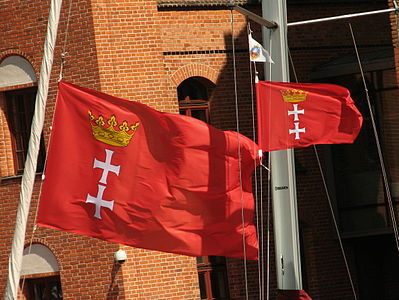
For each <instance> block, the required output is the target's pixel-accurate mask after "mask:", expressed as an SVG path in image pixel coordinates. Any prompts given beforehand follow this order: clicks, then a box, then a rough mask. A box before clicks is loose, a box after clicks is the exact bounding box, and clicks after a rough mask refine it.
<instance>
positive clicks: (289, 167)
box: [262, 0, 302, 290]
mask: <svg viewBox="0 0 399 300" xmlns="http://www.w3.org/2000/svg"><path fill="white" fill-rule="evenodd" d="M262 17H263V18H264V19H267V20H270V21H271V22H275V23H277V25H278V27H277V28H275V29H267V28H262V29H263V43H264V46H265V47H264V48H265V49H268V48H269V49H270V54H271V56H272V57H273V60H274V62H275V63H274V64H265V75H266V78H267V80H270V81H282V82H288V81H289V65H288V43H287V8H286V0H278V1H276V0H262ZM269 46H270V47H269ZM269 68H271V69H269ZM270 159H271V188H272V199H273V219H274V240H275V256H276V268H277V269H276V270H277V272H276V273H277V287H278V289H280V290H301V289H302V274H301V257H300V244H299V226H298V211H297V196H296V182H295V162H294V151H293V150H292V149H289V150H280V151H273V152H271V153H270Z"/></svg>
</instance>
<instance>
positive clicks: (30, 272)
mask: <svg viewBox="0 0 399 300" xmlns="http://www.w3.org/2000/svg"><path fill="white" fill-rule="evenodd" d="M21 277H22V279H21V283H20V286H21V288H22V293H23V295H24V299H26V300H47V299H51V300H58V299H63V297H62V289H61V280H60V272H59V268H58V263H57V260H56V258H55V256H54V254H53V253H52V252H51V251H50V249H48V248H47V247H46V246H43V245H41V244H33V245H31V246H30V247H27V248H25V249H24V255H23V258H22V269H21Z"/></svg>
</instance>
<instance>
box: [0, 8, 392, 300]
mask: <svg viewBox="0 0 399 300" xmlns="http://www.w3.org/2000/svg"><path fill="white" fill-rule="evenodd" d="M47 2H48V1H33V0H25V1H18V2H16V1H11V0H8V1H2V2H1V4H0V17H1V21H0V31H1V32H2V33H3V35H2V38H1V39H0V60H1V59H3V58H4V57H5V56H6V55H12V54H18V55H22V56H24V57H25V58H26V59H27V60H28V61H29V62H30V63H31V64H32V66H33V68H34V69H35V70H36V72H37V75H38V72H39V67H40V62H41V59H42V49H43V42H44V35H45V31H46V24H47V15H48V3H47ZM156 4H157V3H156V1H154V0H151V1H139V0H137V1H133V0H124V1H105V0H92V1H83V0H80V1H72V6H71V14H70V16H69V17H68V11H69V1H64V4H63V7H62V15H61V22H60V27H59V31H58V42H57V47H56V51H55V60H54V67H53V71H52V76H51V86H50V93H49V98H48V109H47V115H46V122H45V129H44V131H45V138H46V142H47V140H48V134H49V126H50V124H51V115H52V113H53V110H54V100H55V92H56V81H57V78H58V75H59V71H60V57H61V53H62V52H67V54H66V60H65V65H64V70H63V78H64V79H65V80H67V81H71V82H73V83H75V84H79V85H83V86H86V87H89V88H93V89H97V90H101V91H103V92H107V93H110V94H113V95H115V96H118V97H122V98H127V99H130V100H136V101H140V102H143V103H145V104H148V105H151V106H152V107H154V108H156V109H159V110H162V111H168V112H177V111H178V105H177V92H176V88H177V86H178V85H179V84H180V83H181V82H182V81H183V80H184V79H186V78H189V77H192V76H201V77H205V78H207V79H208V80H210V81H211V82H213V83H214V84H215V90H214V93H213V94H212V97H211V100H210V112H211V123H212V124H213V125H214V126H216V127H218V128H221V129H229V130H236V128H237V127H236V126H237V125H236V107H235V105H236V104H235V97H236V96H235V85H234V76H233V75H234V73H233V70H234V69H233V68H234V64H233V59H234V58H235V60H236V64H235V69H236V75H237V77H236V81H237V82H236V83H237V92H238V94H237V100H238V108H239V116H240V122H239V129H240V131H241V132H242V133H244V134H246V135H247V136H249V137H253V128H252V103H251V101H252V96H251V86H250V84H251V79H250V66H249V62H248V57H247V53H246V52H245V51H246V49H247V37H246V36H247V35H246V20H245V18H244V17H242V16H241V15H239V14H238V13H236V12H234V13H233V19H234V24H233V30H234V33H233V35H232V24H231V17H232V16H231V12H230V10H226V9H219V8H218V9H210V8H205V9H157V5H156ZM384 7H385V5H384V3H377V4H376V3H365V2H360V3H358V4H356V5H354V4H346V3H341V2H339V3H333V2H330V4H327V5H310V4H302V5H290V6H289V8H288V19H289V22H291V21H299V20H307V19H312V18H319V17H323V16H331V15H339V14H346V13H351V12H356V11H367V10H373V9H379V8H384ZM250 9H252V10H253V11H254V12H256V13H257V14H261V12H260V9H259V8H256V7H251V8H250ZM68 19H69V20H68ZM67 24H69V28H68V32H67V31H66V27H67ZM251 26H252V29H253V30H254V31H255V33H254V35H255V38H256V39H258V40H259V41H260V34H259V33H260V28H259V26H257V25H256V24H251ZM352 26H353V29H354V32H355V35H356V38H357V43H358V45H359V46H360V47H363V48H373V49H378V48H379V47H380V46H382V45H392V41H391V33H392V35H393V36H394V41H395V43H396V40H397V31H396V19H395V18H394V17H393V16H391V23H390V22H389V20H388V16H387V15H378V16H372V17H363V18H359V19H355V20H353V21H352ZM391 26H392V30H391ZM371 33H372V34H371ZM288 34H289V47H290V51H291V55H292V59H293V62H294V68H295V71H296V73H297V75H298V80H299V81H302V82H306V81H309V80H310V78H309V74H310V73H311V71H312V69H313V68H314V67H315V66H318V65H320V64H322V63H325V62H327V61H329V60H330V59H332V58H335V57H339V56H341V55H344V54H346V53H350V52H352V51H353V45H352V41H351V37H350V32H349V28H348V25H347V21H339V22H333V23H325V24H318V25H306V26H303V27H302V26H301V27H296V28H290V29H289V31H288ZM232 38H234V46H235V51H236V55H235V57H234V56H233V48H232V47H233V44H232V41H233V40H232ZM64 44H65V47H64ZM395 51H396V52H397V50H396V49H395ZM396 55H398V53H396ZM396 61H398V59H396ZM258 68H259V69H261V68H262V67H261V65H258ZM259 71H260V73H262V70H259ZM293 80H295V79H293ZM392 80H395V78H393V79H392ZM2 97H3V94H2V93H1V92H0V125H1V128H0V137H1V140H0V174H1V176H2V181H1V183H0V203H1V208H0V226H1V227H0V228H1V230H2V239H1V241H0V253H1V257H2V258H4V259H2V260H0V270H1V272H0V282H1V284H0V297H2V296H3V294H2V293H3V290H4V289H3V287H4V285H5V282H6V276H7V259H6V258H7V257H8V253H9V246H10V243H11V238H12V234H13V230H14V219H15V212H16V208H17V202H18V197H19V182H20V177H9V178H4V176H9V175H12V168H13V164H12V160H11V156H10V144H9V142H8V141H9V131H8V129H7V126H6V120H5V117H4V113H3V111H4V99H3V98H2ZM391 108H392V109H394V108H395V106H391ZM387 122H393V123H392V125H389V126H390V128H393V129H392V130H394V128H396V126H395V123H394V120H392V121H391V120H387ZM391 143H392V145H394V144H395V141H391ZM296 158H297V161H298V162H299V163H300V164H301V165H302V167H303V168H304V169H305V170H306V172H305V173H300V172H298V174H297V175H298V177H297V182H298V200H299V215H300V221H301V230H302V236H303V248H304V263H305V267H304V278H305V279H306V280H305V287H306V288H307V290H308V291H309V293H310V295H311V296H312V297H313V299H323V300H329V299H331V300H335V299H342V300H345V299H353V295H352V293H351V289H350V285H349V282H348V280H347V274H346V271H345V266H344V262H343V259H342V256H341V253H340V249H339V245H338V243H337V240H336V239H335V238H334V231H333V227H332V223H331V217H330V212H329V207H328V204H327V202H326V197H325V193H324V189H323V184H322V182H321V177H320V173H319V170H318V166H317V162H316V160H315V156H314V152H313V150H312V149H311V148H309V149H300V150H298V151H296ZM264 176H266V175H264ZM264 178H265V177H264ZM39 185H40V179H39V178H37V180H36V184H35V192H34V197H33V202H32V209H31V212H30V219H29V227H28V231H27V232H28V234H27V239H26V241H27V243H28V242H29V241H30V237H31V232H32V224H33V220H34V215H35V207H36V205H37V198H38V193H39ZM264 185H265V186H266V182H265V180H264ZM264 195H265V193H264ZM265 200H266V199H263V201H265ZM264 207H265V206H264ZM264 213H265V212H264ZM33 241H34V242H39V243H42V244H44V245H46V246H47V247H49V248H50V249H51V250H52V251H53V253H54V254H55V256H56V257H57V259H58V263H59V266H60V275H61V281H62V286H63V292H64V299H176V300H177V299H185V300H186V299H199V289H198V278H197V273H196V265H195V259H193V258H189V257H184V256H178V255H172V254H165V253H159V252H155V251H147V250H142V249H134V248H130V247H125V246H119V245H115V244H111V243H107V242H103V241H99V240H96V239H92V238H88V237H83V236H78V235H75V234H69V233H64V232H60V231H55V230H51V229H44V228H38V229H37V231H36V232H35V234H34V238H33ZM271 242H273V241H271ZM265 243H266V241H265ZM271 245H272V246H273V243H272V244H271ZM119 248H122V249H124V250H125V251H126V252H127V255H128V260H127V262H126V263H125V264H123V265H122V266H121V267H118V266H117V265H114V263H113V253H114V252H115V251H116V250H118V249H119ZM349 250H350V249H349ZM348 252H349V253H348V255H349V258H350V259H351V257H352V256H351V255H352V254H351V251H348ZM273 253H274V251H273V248H272V249H271V257H270V264H271V287H270V289H271V291H272V295H274V291H275V288H276V282H275V271H274V254H273ZM82 257H84V258H85V259H84V260H82ZM243 269H244V267H243V262H242V261H241V260H238V259H229V260H228V280H229V285H230V296H231V299H232V300H241V299H245V293H246V292H245V285H246V283H245V281H244V279H245V278H244V272H243ZM247 270H248V282H247V285H248V287H249V291H248V294H249V298H250V299H258V264H257V263H256V262H248V264H247ZM354 276H355V277H356V274H354ZM264 286H265V285H264Z"/></svg>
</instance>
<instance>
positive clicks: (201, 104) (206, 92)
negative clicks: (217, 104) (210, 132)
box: [177, 77, 213, 122]
mask: <svg viewBox="0 0 399 300" xmlns="http://www.w3.org/2000/svg"><path fill="white" fill-rule="evenodd" d="M212 89H213V83H212V82H211V81H209V80H207V79H205V78H202V77H190V78H188V79H186V80H184V81H183V82H182V83H181V84H180V85H179V86H178V87H177V95H178V98H179V109H180V114H182V115H186V116H191V117H193V118H196V119H200V120H202V121H204V122H209V105H208V104H209V98H210V96H211V93H212Z"/></svg>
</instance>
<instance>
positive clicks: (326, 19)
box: [287, 8, 398, 27]
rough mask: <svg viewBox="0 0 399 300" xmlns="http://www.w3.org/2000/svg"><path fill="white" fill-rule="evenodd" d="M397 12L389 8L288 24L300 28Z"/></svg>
mask: <svg viewBox="0 0 399 300" xmlns="http://www.w3.org/2000/svg"><path fill="white" fill-rule="evenodd" d="M397 10H398V8H387V9H380V10H373V11H366V12H361V13H354V14H347V15H342V16H335V17H326V18H320V19H313V20H307V21H298V22H292V23H288V24H287V26H289V27H291V26H298V25H306V24H313V23H320V22H327V21H335V20H341V19H350V18H355V17H363V16H370V15H375V14H381V13H389V12H393V11H397Z"/></svg>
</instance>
